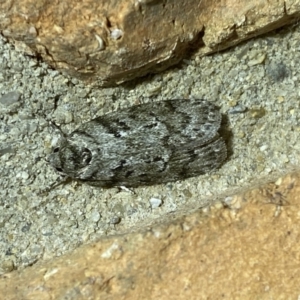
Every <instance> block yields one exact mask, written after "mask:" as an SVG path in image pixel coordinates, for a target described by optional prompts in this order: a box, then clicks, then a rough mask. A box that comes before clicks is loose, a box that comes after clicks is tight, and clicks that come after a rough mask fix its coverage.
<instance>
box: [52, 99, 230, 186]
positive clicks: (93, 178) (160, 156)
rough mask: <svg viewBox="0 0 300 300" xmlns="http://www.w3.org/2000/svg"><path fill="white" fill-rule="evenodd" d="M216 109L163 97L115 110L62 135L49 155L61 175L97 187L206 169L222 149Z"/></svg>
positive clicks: (216, 162)
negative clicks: (151, 101) (163, 99)
mask: <svg viewBox="0 0 300 300" xmlns="http://www.w3.org/2000/svg"><path fill="white" fill-rule="evenodd" d="M221 119H222V116H221V113H220V111H219V109H218V108H217V107H216V106H215V105H214V104H212V103H211V102H208V101H204V100H188V101H187V100H181V99H178V100H166V101H162V102H154V103H146V104H141V105H136V106H132V107H129V108H125V109H121V110H118V111H114V112H111V113H108V114H105V115H103V116H100V117H98V118H95V119H93V120H91V121H89V122H87V123H84V124H82V125H80V126H79V127H78V128H77V129H76V130H75V131H73V132H72V133H71V134H69V135H64V136H62V137H61V139H60V141H59V145H58V147H55V148H54V149H53V152H52V153H51V155H50V157H49V162H50V164H51V165H52V166H53V167H54V168H55V169H56V170H57V171H58V172H59V173H61V174H62V175H64V176H67V177H71V178H73V179H77V180H79V181H82V182H85V183H87V184H90V185H93V186H99V187H112V186H126V187H138V186H144V185H154V184H161V183H167V182H173V181H177V180H182V179H186V178H189V177H193V176H198V175H201V174H205V173H207V172H211V171H212V170H214V169H216V168H218V167H220V165H221V164H222V163H223V162H224V160H225V158H226V155H227V150H226V144H225V142H224V139H223V138H222V137H221V136H220V135H219V133H218V130H219V129H220V125H221Z"/></svg>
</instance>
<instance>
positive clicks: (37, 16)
mask: <svg viewBox="0 0 300 300" xmlns="http://www.w3.org/2000/svg"><path fill="white" fill-rule="evenodd" d="M0 12H1V15H2V17H1V20H0V31H1V32H2V34H3V35H4V36H5V37H7V38H9V39H10V40H11V41H13V42H14V43H15V45H16V46H17V47H18V48H21V49H22V50H23V51H26V52H27V53H29V54H31V55H38V56H42V58H43V59H44V60H45V61H47V62H48V63H49V64H50V65H51V66H53V67H54V68H56V69H59V70H61V71H65V72H67V73H69V74H71V75H72V76H75V77H78V78H80V79H84V80H89V81H92V82H96V83H97V84H99V85H102V86H105V85H112V84H115V83H122V82H124V81H127V80H130V79H133V78H136V77H140V76H143V75H145V74H147V73H150V72H158V71H160V70H163V69H166V68H167V67H169V66H171V65H174V64H176V63H178V62H179V61H180V60H181V59H182V58H183V57H184V56H185V55H186V54H187V51H188V50H189V49H191V47H192V51H195V52H196V53H197V54H198V55H204V54H207V53H212V52H216V51H220V50H222V49H225V48H227V47H230V46H232V45H235V44H237V43H239V42H241V41H243V40H245V39H249V38H250V37H253V36H257V35H259V34H262V33H264V32H268V31H270V30H273V29H275V28H278V27H281V26H283V25H285V24H288V23H291V22H293V21H294V20H297V19H298V18H299V16H300V1H299V0H297V1H284V0H277V1H261V0H248V1H245V0H244V1H235V0H222V1H216V0H212V1H200V2H199V1H194V0H184V1H180V2H178V1H176V0H165V1H159V0H158V1H156V0H130V1H129V0H128V1H119V0H114V1H95V0H89V1H84V2H76V3H74V1H72V0H64V1H51V2H48V1H38V2H36V1H31V0H19V1H5V2H4V3H2V4H1V7H0Z"/></svg>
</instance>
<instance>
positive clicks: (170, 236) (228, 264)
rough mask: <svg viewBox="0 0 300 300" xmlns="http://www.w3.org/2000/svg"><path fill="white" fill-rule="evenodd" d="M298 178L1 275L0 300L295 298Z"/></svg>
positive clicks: (299, 231)
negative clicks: (164, 223) (171, 221)
mask: <svg viewBox="0 0 300 300" xmlns="http://www.w3.org/2000/svg"><path fill="white" fill-rule="evenodd" d="M299 201H300V176H299V175H289V176H287V177H285V178H280V179H278V180H277V181H276V183H273V184H268V185H266V186H263V187H261V188H259V189H256V190H252V191H249V192H247V193H245V194H241V195H237V196H234V197H232V198H231V199H230V201H228V202H227V205H226V207H224V205H222V204H221V203H219V204H218V203H217V204H216V205H215V206H213V207H212V208H211V210H210V211H207V210H203V211H198V212H197V213H194V214H192V215H189V216H187V217H185V218H183V219H179V220H177V221H175V222H173V223H171V224H169V225H165V226H161V227H153V228H151V229H149V230H148V231H144V232H141V233H135V234H129V235H126V236H116V237H112V238H108V239H105V240H102V241H100V242H98V243H96V244H91V245H87V246H84V247H81V248H79V249H77V250H76V251H74V252H73V253H72V254H69V255H65V256H62V257H60V258H57V259H53V260H52V261H49V262H43V263H40V264H37V265H35V266H33V267H29V268H27V269H26V270H24V271H19V272H13V273H10V274H7V275H3V276H2V277H1V279H0V290H1V292H2V294H5V299H221V298H222V299H297V297H298V296H299V288H298V287H299V284H300V268H299V267H300V258H299V253H300V245H299V235H300V229H299V228H300V216H299Z"/></svg>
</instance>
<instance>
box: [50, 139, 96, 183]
mask: <svg viewBox="0 0 300 300" xmlns="http://www.w3.org/2000/svg"><path fill="white" fill-rule="evenodd" d="M91 160H92V152H91V151H90V150H89V149H88V148H86V147H84V146H83V145H74V144H71V143H69V142H68V140H66V139H63V140H62V142H61V143H60V145H59V146H57V147H55V148H53V151H52V153H51V154H50V156H49V163H50V164H51V165H52V166H53V167H54V168H55V169H56V171H57V172H58V173H60V174H62V175H66V176H68V177H71V178H79V175H80V174H81V173H82V171H83V169H84V168H86V167H87V166H88V165H89V164H90V162H91Z"/></svg>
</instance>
